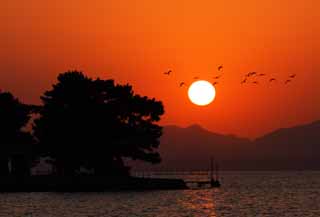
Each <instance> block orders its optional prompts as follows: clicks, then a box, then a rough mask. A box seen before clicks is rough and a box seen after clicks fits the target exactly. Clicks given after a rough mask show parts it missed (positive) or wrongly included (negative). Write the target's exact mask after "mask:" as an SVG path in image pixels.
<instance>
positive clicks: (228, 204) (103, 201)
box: [0, 172, 320, 217]
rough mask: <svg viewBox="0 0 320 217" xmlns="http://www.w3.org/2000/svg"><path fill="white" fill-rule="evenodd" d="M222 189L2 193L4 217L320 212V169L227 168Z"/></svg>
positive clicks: (190, 216) (200, 216) (221, 216)
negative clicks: (265, 169) (240, 170)
mask: <svg viewBox="0 0 320 217" xmlns="http://www.w3.org/2000/svg"><path fill="white" fill-rule="evenodd" d="M222 184H223V186H222V188H220V189H196V190H179V191H147V192H107V193H2V194H0V216H13V217H15V216H18V217H22V216H23V217H24V216H28V217H31V216H32V217H58V216H59V217H60V216H62V217H63V216H70V217H93V216H110V217H116V216H117V217H122V216H124V217H127V216H133V217H134V216H136V217H155V216H159V217H168V216H170V217H171V216H172V217H175V216H179V217H180V216H182V217H193V216H194V217H205V216H210V217H224V216H239V217H241V216H270V217H271V216H288V217H289V216H290V217H293V216H299V217H300V216H320V199H319V195H320V172H225V173H223V175H222Z"/></svg>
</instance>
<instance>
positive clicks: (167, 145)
mask: <svg viewBox="0 0 320 217" xmlns="http://www.w3.org/2000/svg"><path fill="white" fill-rule="evenodd" d="M160 154H161V157H162V163H161V164H160V165H157V166H153V167H152V168H153V169H156V170H158V169H161V170H175V169H176V170H198V169H199V170H203V169H208V168H209V164H210V163H209V162H210V157H214V158H215V159H216V161H217V162H219V165H220V167H221V168H222V169H224V170H317V169H320V121H316V122H313V123H310V124H305V125H301V126H295V127H291V128H284V129H278V130H275V131H273V132H271V133H268V134H266V135H264V136H262V137H259V138H256V139H254V140H250V139H246V138H240V137H236V136H233V135H223V134H218V133H214V132H210V131H208V130H206V129H204V128H203V127H201V126H199V125H191V126H189V127H186V128H182V127H178V126H175V125H169V126H165V127H164V131H163V136H162V137H161V145H160ZM149 168H150V167H149Z"/></svg>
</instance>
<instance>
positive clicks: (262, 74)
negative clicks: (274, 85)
mask: <svg viewBox="0 0 320 217" xmlns="http://www.w3.org/2000/svg"><path fill="white" fill-rule="evenodd" d="M265 75H266V74H264V73H260V74H258V76H265Z"/></svg>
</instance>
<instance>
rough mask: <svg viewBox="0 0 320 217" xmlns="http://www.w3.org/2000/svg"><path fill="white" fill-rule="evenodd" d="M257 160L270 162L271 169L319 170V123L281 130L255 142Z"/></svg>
mask: <svg viewBox="0 0 320 217" xmlns="http://www.w3.org/2000/svg"><path fill="white" fill-rule="evenodd" d="M254 143H255V146H256V149H255V152H257V153H259V154H260V155H259V158H260V159H262V158H265V159H267V160H268V161H270V162H271V163H270V164H271V165H272V166H273V167H276V166H277V165H275V164H274V163H275V162H276V163H278V167H279V168H281V167H283V168H292V169H320V121H316V122H313V123H310V124H305V125H300V126H296V127H292V128H283V129H279V130H276V131H273V132H271V133H269V134H266V135H264V136H262V137H260V138H257V139H256V140H255V141H254Z"/></svg>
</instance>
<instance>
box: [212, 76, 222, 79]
mask: <svg viewBox="0 0 320 217" xmlns="http://www.w3.org/2000/svg"><path fill="white" fill-rule="evenodd" d="M221 76H222V75H218V76H215V77H213V79H219V78H221Z"/></svg>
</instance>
